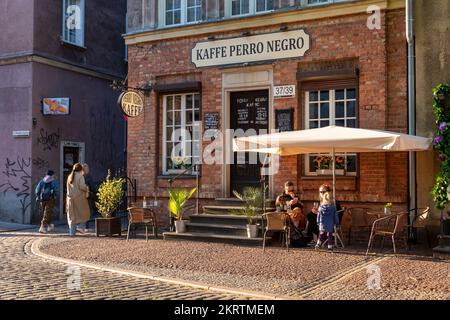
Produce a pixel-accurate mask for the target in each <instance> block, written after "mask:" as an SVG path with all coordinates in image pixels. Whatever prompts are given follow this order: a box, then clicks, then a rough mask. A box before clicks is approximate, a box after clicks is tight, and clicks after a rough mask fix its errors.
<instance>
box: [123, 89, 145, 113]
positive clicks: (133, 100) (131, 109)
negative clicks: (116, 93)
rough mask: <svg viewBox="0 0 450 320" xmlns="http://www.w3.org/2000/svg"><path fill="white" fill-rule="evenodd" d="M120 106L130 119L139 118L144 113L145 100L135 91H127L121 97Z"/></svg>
mask: <svg viewBox="0 0 450 320" xmlns="http://www.w3.org/2000/svg"><path fill="white" fill-rule="evenodd" d="M118 104H119V107H120V109H121V110H122V112H123V113H124V114H125V115H126V116H128V117H137V116H139V115H140V114H141V113H142V111H144V100H143V99H142V97H141V96H140V95H139V93H137V92H135V91H126V92H124V93H122V94H121V95H120V97H119V100H118Z"/></svg>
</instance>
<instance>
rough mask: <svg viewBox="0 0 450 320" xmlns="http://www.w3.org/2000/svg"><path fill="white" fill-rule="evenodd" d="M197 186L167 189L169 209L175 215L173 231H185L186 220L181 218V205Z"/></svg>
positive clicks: (182, 205)
mask: <svg viewBox="0 0 450 320" xmlns="http://www.w3.org/2000/svg"><path fill="white" fill-rule="evenodd" d="M196 190H197V188H192V189H190V190H189V189H184V188H174V189H170V190H169V205H168V207H169V211H170V212H171V213H172V214H173V215H174V216H175V219H176V220H175V232H176V233H183V232H186V222H185V221H184V220H183V207H184V205H185V204H186V202H187V201H188V200H189V199H190V198H191V197H192V195H193V194H194V192H195V191H196Z"/></svg>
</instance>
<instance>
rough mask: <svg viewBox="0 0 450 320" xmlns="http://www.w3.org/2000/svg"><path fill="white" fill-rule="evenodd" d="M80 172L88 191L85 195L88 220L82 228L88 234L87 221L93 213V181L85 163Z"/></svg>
mask: <svg viewBox="0 0 450 320" xmlns="http://www.w3.org/2000/svg"><path fill="white" fill-rule="evenodd" d="M82 172H83V176H84V181H85V183H86V186H87V187H88V190H89V191H88V193H87V199H88V204H89V219H88V221H87V222H86V225H85V227H84V232H88V231H89V220H90V218H91V217H92V215H93V213H94V208H95V193H96V192H95V186H94V180H93V179H92V176H91V175H90V174H89V172H90V170H89V166H88V164H87V163H84V164H83V171H82Z"/></svg>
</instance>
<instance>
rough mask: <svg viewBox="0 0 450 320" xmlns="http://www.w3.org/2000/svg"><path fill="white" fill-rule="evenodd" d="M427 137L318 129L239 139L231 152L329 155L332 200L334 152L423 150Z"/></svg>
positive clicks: (429, 142)
mask: <svg viewBox="0 0 450 320" xmlns="http://www.w3.org/2000/svg"><path fill="white" fill-rule="evenodd" d="M431 141H432V139H431V138H424V137H418V136H412V135H407V134H403V133H398V132H390V131H381V130H368V129H358V128H346V127H338V126H329V127H324V128H319V129H308V130H297V131H286V132H279V133H271V134H263V135H255V136H249V137H239V138H235V139H234V140H233V151H235V152H244V151H245V152H259V153H266V154H278V155H280V156H283V155H296V154H306V153H331V154H332V158H333V200H335V194H336V166H335V153H336V152H355V153H361V152H399V151H426V150H429V149H430V148H431Z"/></svg>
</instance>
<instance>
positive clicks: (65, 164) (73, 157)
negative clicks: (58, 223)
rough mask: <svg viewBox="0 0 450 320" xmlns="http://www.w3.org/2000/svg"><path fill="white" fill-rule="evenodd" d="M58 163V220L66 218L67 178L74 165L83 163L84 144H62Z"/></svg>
mask: <svg viewBox="0 0 450 320" xmlns="http://www.w3.org/2000/svg"><path fill="white" fill-rule="evenodd" d="M60 159H61V163H60V183H61V185H60V188H61V190H60V191H61V192H60V197H61V199H60V202H59V203H60V210H59V212H60V219H64V218H65V217H66V214H67V213H66V195H67V188H66V184H67V178H68V177H69V174H70V172H71V171H72V167H73V165H74V164H75V163H84V143H82V142H62V143H61V158H60Z"/></svg>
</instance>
